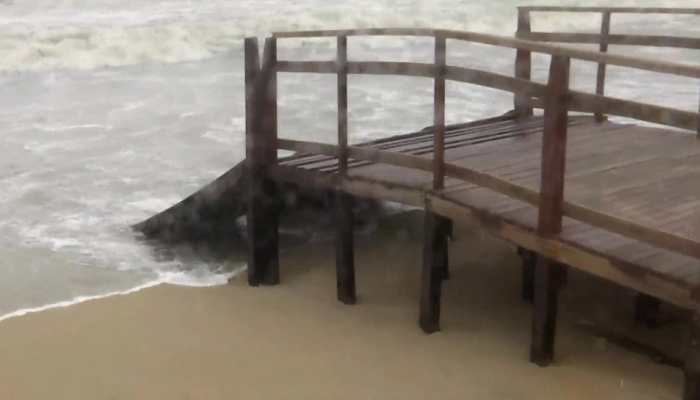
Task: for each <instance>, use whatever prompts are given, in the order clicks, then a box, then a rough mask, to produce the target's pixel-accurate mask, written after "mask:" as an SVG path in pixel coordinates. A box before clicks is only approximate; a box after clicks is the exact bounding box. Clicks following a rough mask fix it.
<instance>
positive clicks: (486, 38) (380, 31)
mask: <svg viewBox="0 0 700 400" xmlns="http://www.w3.org/2000/svg"><path fill="white" fill-rule="evenodd" d="M335 36H425V37H436V36H440V37H444V38H445V39H454V40H463V41H468V42H475V43H482V44H487V45H493V46H500V47H507V48H512V49H521V50H529V51H532V52H535V53H543V54H549V55H555V56H565V57H570V58H575V59H579V60H584V61H593V62H603V63H606V64H609V65H617V66H620V67H630V68H636V69H642V70H647V71H653V72H660V73H666V74H671V75H679V76H686V77H689V78H699V79H700V67H698V66H694V65H688V64H680V63H672V62H666V61H656V60H650V59H645V58H638V57H630V56H624V55H617V54H605V53H600V52H595V51H589V50H582V49H574V48H570V47H563V46H556V45H550V44H545V43H538V42H532V41H528V40H522V39H515V38H508V37H503V36H496V35H490V34H486V33H476V32H467V31H454V30H446V29H425V28H371V29H337V30H320V31H296V32H276V33H273V37H276V38H280V39H283V38H287V39H288V38H310V37H317V38H321V37H335Z"/></svg>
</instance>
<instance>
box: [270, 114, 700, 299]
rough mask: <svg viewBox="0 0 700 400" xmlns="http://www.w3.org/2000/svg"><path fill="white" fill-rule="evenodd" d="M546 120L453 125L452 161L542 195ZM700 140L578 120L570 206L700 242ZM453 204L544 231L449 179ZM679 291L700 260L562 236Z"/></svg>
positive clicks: (423, 139) (571, 151)
mask: <svg viewBox="0 0 700 400" xmlns="http://www.w3.org/2000/svg"><path fill="white" fill-rule="evenodd" d="M542 131H543V119H542V118H541V117H532V118H528V119H523V120H517V121H516V120H513V119H510V118H507V117H498V118H493V119H488V120H483V121H477V122H474V123H469V124H460V125H453V126H449V127H448V129H447V132H446V142H445V143H446V154H445V160H446V161H447V162H449V163H452V164H456V165H459V166H464V167H469V168H472V169H475V170H478V171H481V172H485V173H488V174H492V175H494V176H496V177H499V178H502V179H506V180H508V181H510V182H513V183H516V184H518V185H521V186H524V187H527V188H530V189H533V190H537V191H539V184H540V182H539V181H540V164H541V146H542ZM432 140H433V138H432V131H431V130H429V129H425V130H423V131H419V132H416V133H412V134H408V135H401V136H395V137H392V138H388V139H385V140H382V141H378V142H374V144H373V146H374V147H378V148H381V149H384V150H391V151H399V152H403V153H408V154H414V155H421V156H424V157H427V158H430V157H431V156H432ZM280 164H282V165H284V166H295V167H300V168H303V169H308V170H316V171H322V172H328V173H333V172H335V171H336V167H337V161H336V159H335V158H333V157H326V156H301V155H298V156H294V157H293V158H288V159H283V160H281V162H280ZM350 167H351V170H350V172H349V174H350V176H356V177H366V178H372V179H375V180H381V181H383V182H390V183H399V184H404V185H407V186H411V187H415V188H421V189H425V190H429V189H430V188H431V185H432V174H431V173H428V172H422V171H418V170H415V169H409V168H402V167H396V166H391V165H384V164H370V163H367V162H352V163H351V164H350ZM699 194H700V140H698V139H697V138H696V136H695V135H693V134H690V133H686V132H680V131H674V130H670V129H662V128H654V127H640V126H636V125H625V124H620V123H614V122H609V121H605V122H602V123H596V122H595V121H594V120H593V118H591V117H572V118H570V122H569V133H568V144H567V162H566V181H565V200H566V201H568V202H571V203H574V204H578V205H582V206H585V207H589V208H592V209H594V210H598V211H601V212H604V213H606V214H609V215H614V216H616V217H619V218H623V219H626V220H629V221H632V222H635V223H638V224H642V225H645V226H647V227H650V228H653V229H656V230H660V231H665V232H672V233H674V234H676V235H679V236H682V237H685V238H688V239H691V240H693V241H697V242H700V196H699ZM442 195H443V197H445V198H447V199H450V200H453V201H454V202H457V203H460V204H464V205H466V206H469V207H475V208H478V209H480V210H484V211H486V212H489V213H492V214H494V215H497V216H498V217H500V218H501V219H502V220H504V221H507V222H509V223H512V224H515V225H518V226H522V227H525V228H528V229H535V227H536V224H537V209H536V208H535V207H532V206H530V205H528V204H526V203H523V202H520V201H518V200H514V199H512V198H509V197H506V196H503V195H500V194H498V193H496V192H493V191H491V190H489V189H485V188H481V187H478V186H475V185H472V184H469V183H465V182H463V181H459V180H455V179H449V178H448V179H447V180H446V182H445V189H444V190H443V192H442ZM559 238H560V239H561V240H562V241H564V242H568V243H571V244H575V245H576V246H577V247H580V248H583V249H586V250H588V251H590V252H592V253H595V254H599V255H604V256H605V257H607V258H610V259H612V260H615V261H616V262H620V263H623V264H630V266H634V267H639V268H643V269H644V270H645V271H648V272H651V273H652V274H658V276H662V277H663V278H664V279H667V280H671V281H673V282H675V283H677V284H679V285H682V286H687V287H694V286H697V285H700V260H697V259H695V258H692V257H688V256H684V255H682V254H678V253H675V252H672V251H668V250H664V249H661V248H658V247H655V246H651V245H647V244H645V243H642V242H639V241H637V240H634V239H629V238H626V237H623V236H621V235H617V234H614V233H610V232H608V231H605V230H603V229H598V228H595V227H593V226H590V225H588V224H585V223H581V222H577V221H574V220H572V219H569V218H565V219H564V229H563V232H562V234H561V235H560V237H559Z"/></svg>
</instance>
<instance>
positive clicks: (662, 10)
mask: <svg viewBox="0 0 700 400" xmlns="http://www.w3.org/2000/svg"><path fill="white" fill-rule="evenodd" d="M518 10H524V11H553V12H612V13H627V14H688V15H700V9H698V8H677V7H567V6H521V7H518Z"/></svg>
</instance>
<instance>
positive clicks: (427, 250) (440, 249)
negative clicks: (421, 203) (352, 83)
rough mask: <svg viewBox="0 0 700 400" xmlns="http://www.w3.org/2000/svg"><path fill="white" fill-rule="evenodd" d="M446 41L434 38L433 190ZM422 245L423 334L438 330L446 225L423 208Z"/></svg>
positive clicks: (440, 167) (439, 163)
mask: <svg viewBox="0 0 700 400" xmlns="http://www.w3.org/2000/svg"><path fill="white" fill-rule="evenodd" d="M446 66H447V40H446V38H445V37H444V36H436V37H435V65H434V67H435V88H434V97H435V98H434V102H433V107H434V109H433V111H434V113H433V128H434V135H433V189H434V190H435V191H439V190H442V189H443V188H444V186H445V72H446ZM423 229H424V238H423V240H424V242H423V270H422V277H421V297H420V318H419V324H420V327H421V329H423V331H424V332H426V333H433V332H436V331H438V330H440V298H441V290H442V280H443V279H445V278H447V275H448V274H447V271H448V267H447V261H448V257H447V246H448V242H447V238H448V235H449V233H450V221H449V220H448V219H446V218H444V217H442V216H440V215H437V214H435V213H433V212H431V211H429V210H428V205H427V204H426V211H425V221H424V225H423Z"/></svg>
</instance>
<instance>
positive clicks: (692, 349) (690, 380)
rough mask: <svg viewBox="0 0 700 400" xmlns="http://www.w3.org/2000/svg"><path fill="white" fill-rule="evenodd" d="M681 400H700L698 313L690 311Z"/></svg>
mask: <svg viewBox="0 0 700 400" xmlns="http://www.w3.org/2000/svg"><path fill="white" fill-rule="evenodd" d="M683 375H684V378H685V384H684V387H683V400H700V311H698V310H692V311H691V316H690V321H689V329H688V337H687V338H686V348H685V365H684V368H683Z"/></svg>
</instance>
